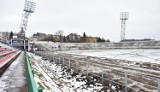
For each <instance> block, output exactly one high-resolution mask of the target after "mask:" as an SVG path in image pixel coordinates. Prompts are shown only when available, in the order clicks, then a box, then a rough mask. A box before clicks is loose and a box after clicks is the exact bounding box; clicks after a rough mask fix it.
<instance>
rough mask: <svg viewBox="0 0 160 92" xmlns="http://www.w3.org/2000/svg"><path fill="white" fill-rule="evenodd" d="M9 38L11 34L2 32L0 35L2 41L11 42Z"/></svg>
mask: <svg viewBox="0 0 160 92" xmlns="http://www.w3.org/2000/svg"><path fill="white" fill-rule="evenodd" d="M9 36H10V32H1V33H0V40H1V41H3V42H7V43H8V42H9V40H10V39H9Z"/></svg>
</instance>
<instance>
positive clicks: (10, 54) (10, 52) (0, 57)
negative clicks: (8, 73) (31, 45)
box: [0, 43, 20, 76]
mask: <svg viewBox="0 0 160 92" xmlns="http://www.w3.org/2000/svg"><path fill="white" fill-rule="evenodd" d="M19 53H20V51H19V50H18V49H15V48H12V47H10V46H7V45H5V44H2V43H0V76H1V75H2V73H3V72H4V69H5V68H7V67H8V66H9V64H10V63H11V62H12V61H13V60H14V59H15V58H16V56H18V54H19Z"/></svg>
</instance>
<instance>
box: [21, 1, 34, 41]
mask: <svg viewBox="0 0 160 92" xmlns="http://www.w3.org/2000/svg"><path fill="white" fill-rule="evenodd" d="M35 6H36V3H34V2H31V1H28V0H25V5H24V9H23V14H22V19H21V25H20V34H19V36H18V37H19V38H25V32H26V30H27V23H28V19H29V16H30V15H31V13H34V12H35Z"/></svg>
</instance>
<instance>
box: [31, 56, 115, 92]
mask: <svg viewBox="0 0 160 92" xmlns="http://www.w3.org/2000/svg"><path fill="white" fill-rule="evenodd" d="M30 56H31V57H33V58H34V59H35V61H37V64H35V65H36V67H38V68H37V69H38V70H39V71H37V72H40V73H42V75H45V76H44V77H45V79H46V81H47V80H48V79H49V80H50V79H52V81H54V86H55V87H59V89H60V90H62V91H63V92H97V91H100V90H101V89H102V88H103V86H102V84H100V83H96V85H92V84H89V86H88V85H86V83H87V80H86V76H84V75H83V74H82V73H79V74H77V75H75V76H73V74H74V71H73V70H72V69H71V70H70V72H68V71H69V69H67V68H65V67H62V66H61V65H56V64H54V63H53V62H52V63H50V62H49V61H48V60H42V57H40V56H36V55H34V54H30ZM35 63H36V62H35ZM40 68H41V69H40ZM37 78H38V77H37ZM37 78H36V81H37V80H39V81H40V80H41V79H37ZM47 84H48V83H47ZM48 85H52V84H51V83H49V84H48ZM56 85H57V86H56ZM112 88H113V89H114V88H115V87H112ZM109 90H110V89H108V92H110V91H109ZM54 91H55V90H54ZM44 92H49V90H48V91H47V90H44ZM55 92H59V91H55ZM100 92H103V91H100Z"/></svg>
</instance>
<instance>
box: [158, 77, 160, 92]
mask: <svg viewBox="0 0 160 92" xmlns="http://www.w3.org/2000/svg"><path fill="white" fill-rule="evenodd" d="M158 92H160V79H158Z"/></svg>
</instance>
